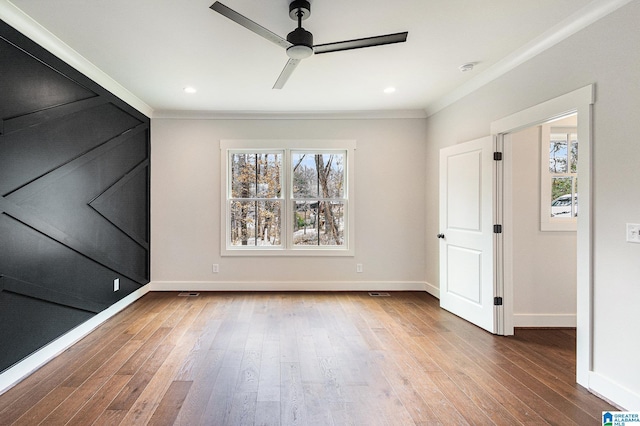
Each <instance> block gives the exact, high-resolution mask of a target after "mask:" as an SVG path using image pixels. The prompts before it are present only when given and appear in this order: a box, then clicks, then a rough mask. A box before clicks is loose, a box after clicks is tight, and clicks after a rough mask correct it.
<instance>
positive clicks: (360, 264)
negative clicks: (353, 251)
mask: <svg viewBox="0 0 640 426" xmlns="http://www.w3.org/2000/svg"><path fill="white" fill-rule="evenodd" d="M356 272H357V273H359V274H360V273H362V263H358V264H356Z"/></svg>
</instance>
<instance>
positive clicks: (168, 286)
mask: <svg viewBox="0 0 640 426" xmlns="http://www.w3.org/2000/svg"><path fill="white" fill-rule="evenodd" d="M426 287H427V286H426V283H425V282H422V281H367V282H362V281H224V282H223V281H152V282H151V291H425V289H426Z"/></svg>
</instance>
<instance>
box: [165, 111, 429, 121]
mask: <svg viewBox="0 0 640 426" xmlns="http://www.w3.org/2000/svg"><path fill="white" fill-rule="evenodd" d="M152 118H154V119H155V118H173V119H186V120H381V119H401V118H409V119H424V118H427V114H426V113H425V111H424V110H422V109H410V110H370V111H181V110H161V111H160V110H159V111H155V112H154V114H153V117H152Z"/></svg>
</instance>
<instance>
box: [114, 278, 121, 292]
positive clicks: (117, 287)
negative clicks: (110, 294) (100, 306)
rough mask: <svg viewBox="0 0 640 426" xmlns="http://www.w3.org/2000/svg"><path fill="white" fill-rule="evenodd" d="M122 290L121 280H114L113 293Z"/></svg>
mask: <svg viewBox="0 0 640 426" xmlns="http://www.w3.org/2000/svg"><path fill="white" fill-rule="evenodd" d="M118 290H120V278H116V279H115V280H113V291H118Z"/></svg>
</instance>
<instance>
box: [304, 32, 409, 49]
mask: <svg viewBox="0 0 640 426" xmlns="http://www.w3.org/2000/svg"><path fill="white" fill-rule="evenodd" d="M407 34H409V33H408V32H407V31H405V32H403V33H395V34H386V35H381V36H376V37H367V38H359V39H356V40H346V41H337V42H335V43H326V44H318V45H315V46H313V53H316V54H320V53H329V52H339V51H341V50H351V49H361V48H363V47H372V46H382V45H384V44H392V43H403V42H405V41H407Z"/></svg>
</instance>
